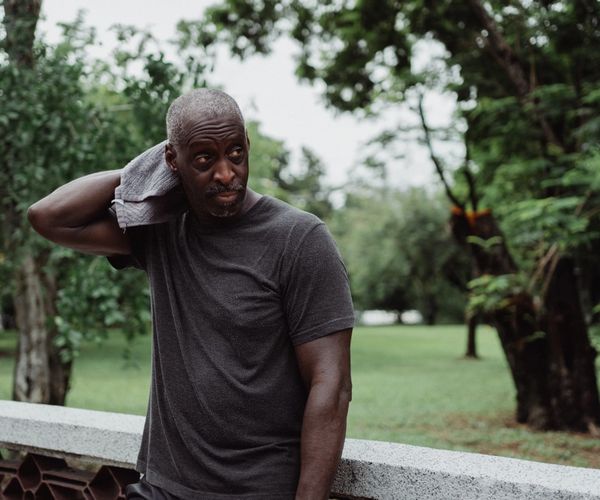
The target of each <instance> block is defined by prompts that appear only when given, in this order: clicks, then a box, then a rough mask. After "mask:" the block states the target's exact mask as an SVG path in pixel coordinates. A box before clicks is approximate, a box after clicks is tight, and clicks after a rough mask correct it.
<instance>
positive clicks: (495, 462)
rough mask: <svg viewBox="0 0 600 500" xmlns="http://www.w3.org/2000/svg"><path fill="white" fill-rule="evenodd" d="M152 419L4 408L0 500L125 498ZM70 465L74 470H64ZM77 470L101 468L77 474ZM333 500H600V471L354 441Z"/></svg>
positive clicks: (0, 411) (6, 404) (1, 404)
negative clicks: (17, 453) (6, 453)
mask: <svg viewBox="0 0 600 500" xmlns="http://www.w3.org/2000/svg"><path fill="white" fill-rule="evenodd" d="M143 426H144V417H139V416H134V415H124V414H118V413H108V412H99V411H91V410H81V409H76V408H63V407H56V406H48V405H36V404H29V403H17V402H13V401H0V448H7V449H13V450H21V451H24V452H28V454H27V455H26V456H25V458H24V459H21V460H19V461H18V462H16V463H15V462H10V461H8V460H0V498H1V497H2V494H3V495H4V497H5V498H7V499H10V500H12V499H17V498H19V499H20V498H32V499H33V498H42V499H63V498H64V499H69V498H73V499H88V498H93V499H98V500H99V499H105V498H106V499H112V498H115V499H116V498H123V491H124V487H125V485H126V484H128V483H129V482H132V481H135V480H136V477H137V476H136V473H135V472H134V471H132V468H133V466H134V464H135V459H136V456H137V452H138V449H139V446H140V440H141V435H142V430H143ZM65 460H66V461H65ZM69 460H72V461H75V462H77V463H78V464H79V463H80V462H81V461H82V460H83V461H85V462H87V463H92V464H98V465H100V464H101V465H102V466H101V467H100V468H99V469H97V470H96V471H90V470H88V471H85V470H84V471H76V470H74V469H72V468H71V467H69V466H68V464H67V463H68V462H69ZM333 492H334V493H333V494H334V496H335V497H336V498H347V499H378V500H379V499H381V500H385V499H390V500H391V499H393V500H403V499H410V500H413V499H414V500H417V499H418V500H428V499H431V500H434V499H436V500H437V499H439V500H451V499H457V500H470V499H476V500H483V499H500V500H502V499H527V500H529V499H540V500H541V499H544V500H550V499H551V500H584V499H585V500H592V499H595V500H600V470H596V469H584V468H580V467H567V466H562V465H552V464H544V463H538V462H532V461H527V460H517V459H512V458H504V457H495V456H488V455H480V454H476V453H463V452H456V451H447V450H436V449H430V448H422V447H417V446H407V445H402V444H397V443H386V442H379V441H365V440H359V439H347V440H346V444H345V446H344V453H343V456H342V461H341V464H340V467H339V469H338V472H337V475H336V479H335V483H334V487H333Z"/></svg>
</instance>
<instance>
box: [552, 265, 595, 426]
mask: <svg viewBox="0 0 600 500" xmlns="http://www.w3.org/2000/svg"><path fill="white" fill-rule="evenodd" d="M550 272H552V275H551V278H550V281H549V284H548V288H547V290H546V294H545V296H544V309H545V311H544V317H543V322H544V326H545V331H546V333H547V336H548V342H549V349H550V353H551V364H550V367H549V368H550V380H551V387H552V389H553V394H552V402H553V405H554V411H555V414H556V416H557V419H558V425H559V427H567V428H573V429H578V430H581V431H588V432H591V433H593V434H596V435H598V434H600V432H599V431H600V427H599V425H600V400H599V397H598V388H597V387H598V384H597V380H596V370H595V360H596V350H595V349H594V348H593V347H592V345H591V344H590V341H589V337H588V332H587V326H586V323H585V320H584V316H583V311H582V307H581V303H580V298H579V288H578V283H577V276H576V274H575V264H574V261H573V259H571V258H567V257H559V258H558V259H557V261H556V264H555V266H554V269H552V270H550Z"/></svg>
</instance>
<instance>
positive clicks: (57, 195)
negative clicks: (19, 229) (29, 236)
mask: <svg viewBox="0 0 600 500" xmlns="http://www.w3.org/2000/svg"><path fill="white" fill-rule="evenodd" d="M120 182H121V170H107V171H104V172H97V173H95V174H90V175H86V176H84V177H80V178H79V179H75V180H73V181H71V182H69V183H67V184H65V185H63V186H61V187H59V188H58V189H56V190H55V191H53V192H52V193H50V194H49V195H48V196H46V197H45V198H42V199H41V200H39V201H37V202H36V203H34V204H33V205H32V206H31V207H30V208H29V211H28V215H29V219H30V221H31V223H32V224H33V226H34V227H35V228H36V229H37V230H40V229H41V230H42V231H43V230H44V228H53V227H67V228H76V227H81V226H85V225H86V224H89V223H90V222H92V221H94V220H96V219H97V218H99V217H102V216H103V215H106V209H107V208H108V206H109V204H110V201H111V200H112V199H113V198H114V191H115V188H116V187H117V186H118V185H119V184H120Z"/></svg>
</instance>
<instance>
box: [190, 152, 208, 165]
mask: <svg viewBox="0 0 600 500" xmlns="http://www.w3.org/2000/svg"><path fill="white" fill-rule="evenodd" d="M209 162H210V155H209V154H206V153H203V154H198V155H196V156H195V157H194V163H195V164H196V165H201V166H204V165H207V164H208V163H209Z"/></svg>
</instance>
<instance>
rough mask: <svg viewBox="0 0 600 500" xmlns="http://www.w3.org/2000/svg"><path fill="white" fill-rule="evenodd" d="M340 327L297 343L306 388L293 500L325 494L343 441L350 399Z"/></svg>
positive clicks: (315, 499)
mask: <svg viewBox="0 0 600 500" xmlns="http://www.w3.org/2000/svg"><path fill="white" fill-rule="evenodd" d="M351 335H352V329H349V330H343V331H340V332H337V333H334V334H331V335H327V336H325V337H321V338H319V339H317V340H313V341H311V342H306V343H305V344H301V345H299V346H297V347H296V348H295V349H296V359H297V360H298V366H299V368H300V373H301V375H302V378H303V379H304V382H305V384H306V386H307V388H308V391H309V394H308V400H307V402H306V408H305V410H304V419H303V421H302V436H301V468H300V480H299V482H298V488H297V490H296V500H321V499H323V500H324V499H327V498H329V493H330V491H331V485H332V483H333V479H334V476H335V472H336V470H337V466H338V464H339V461H340V457H341V455H342V449H343V447H344V438H345V436H346V417H347V415H348V405H349V403H350V400H351V399H352V381H351V377H350V337H351Z"/></svg>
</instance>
